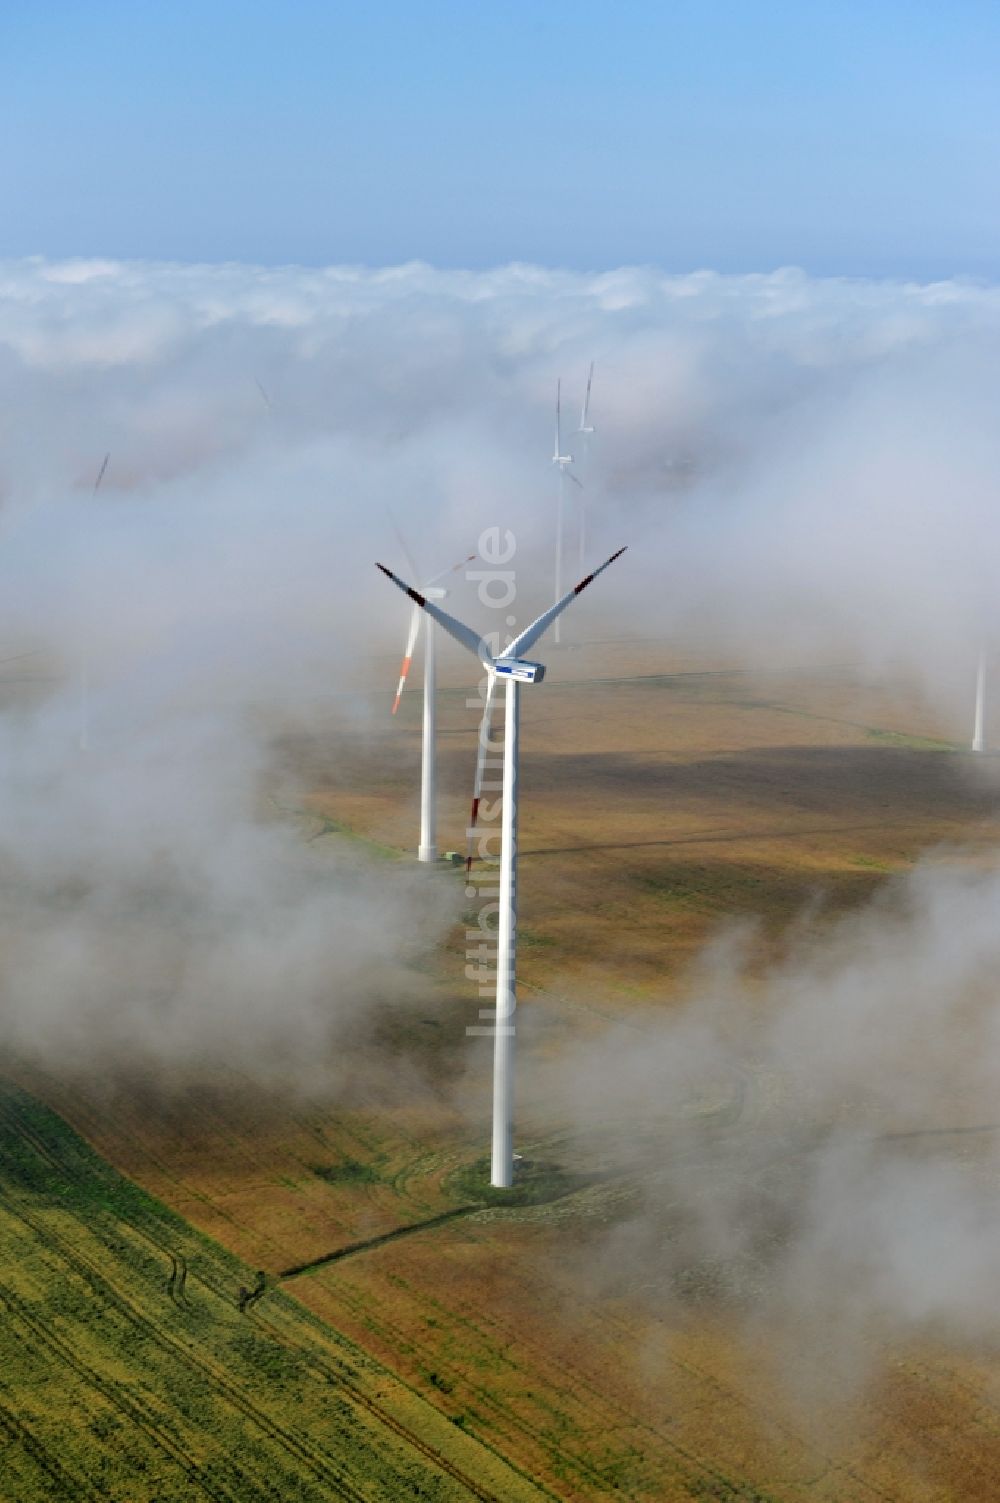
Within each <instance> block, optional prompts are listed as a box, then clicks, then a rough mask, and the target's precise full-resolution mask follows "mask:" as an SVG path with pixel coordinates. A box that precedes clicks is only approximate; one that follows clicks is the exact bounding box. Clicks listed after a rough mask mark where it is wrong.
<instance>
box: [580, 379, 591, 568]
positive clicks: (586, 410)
mask: <svg viewBox="0 0 1000 1503" xmlns="http://www.w3.org/2000/svg"><path fill="white" fill-rule="evenodd" d="M593 384H594V362H593V361H591V362H590V370H589V371H588V372H587V391H586V394H585V396H584V398H583V409H582V411H581V413H580V426H579V428H578V429H577V430H576V431H577V433H578V434H579V435H580V442H581V443H582V445H583V459H582V468H583V475H584V481H585V482H586V481H588V480H589V479H590V439H591V435H592V433H593V432H594V425H593V423H591V421H590V388H591V387H592V386H593ZM586 553H587V493H586V491H584V493H583V495H582V496H581V497H580V568H581V569H582V568H583V566H584V561H585V558H586Z"/></svg>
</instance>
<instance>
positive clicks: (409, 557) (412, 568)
mask: <svg viewBox="0 0 1000 1503" xmlns="http://www.w3.org/2000/svg"><path fill="white" fill-rule="evenodd" d="M386 512H387V513H388V516H389V521H390V522H391V523H392V530H393V532H394V533H395V534H396V542H397V543H398V544H399V547H400V551H401V553H402V555H403V557H404V559H405V560H406V567H407V568H408V569H409V571H410V573H411V574H412V575H413V577H414V579H419V578H420V570H419V569H418V568H417V566H416V564H415V563H414V562H413V556H412V554H411V553H410V550H409V548H407V546H406V539H405V538H404V537H403V534H402V533H401V532H400V530H399V523H398V522H397V521H396V518H395V517H394V516H393V514H392V512H391V511H389V508H388V507H386Z"/></svg>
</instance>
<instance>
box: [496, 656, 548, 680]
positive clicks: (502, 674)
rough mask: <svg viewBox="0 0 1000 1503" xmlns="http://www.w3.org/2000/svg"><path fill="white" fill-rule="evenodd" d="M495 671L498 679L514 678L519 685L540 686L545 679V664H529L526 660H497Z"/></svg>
mask: <svg viewBox="0 0 1000 1503" xmlns="http://www.w3.org/2000/svg"><path fill="white" fill-rule="evenodd" d="M493 671H494V672H495V673H496V675H497V677H498V678H513V679H516V680H517V682H518V683H519V684H540V683H541V682H542V679H543V678H544V677H545V664H544V663H529V662H528V661H527V659H526V658H497V659H496V661H495V662H494V665H493Z"/></svg>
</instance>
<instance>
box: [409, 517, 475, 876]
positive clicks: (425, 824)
mask: <svg viewBox="0 0 1000 1503" xmlns="http://www.w3.org/2000/svg"><path fill="white" fill-rule="evenodd" d="M396 535H397V537H398V536H399V531H398V529H397V532H396ZM399 542H400V546H401V548H402V550H403V554H404V556H405V558H406V561H407V564H408V565H409V566H410V568H411V569H413V572H414V574H416V573H417V571H416V569H415V568H414V566H413V560H412V559H411V558H410V555H409V551H408V550H407V548H406V545H405V543H404V542H403V540H402V538H401V537H400V538H399ZM475 556H476V555H475V554H474V553H470V554H468V555H467V557H466V558H463V559H462V560H461V561H460V562H459V563H457V564H453V565H452V566H451V568H449V569H443V570H442V571H441V573H440V574H435V575H434V577H433V578H432V579H429V580H428V581H427V583H426V584H425V585H423V586H422V587H421V588H422V592H423V594H424V595H426V596H428V597H429V598H430V599H432V600H444V599H446V598H447V595H448V592H447V590H442V589H437V588H435V586H436V584H437V581H438V580H439V579H444V578H445V577H446V576H447V575H449V574H454V573H455V571H456V570H458V569H461V568H462V567H463V566H464V565H465V564H468V563H471V562H472V560H473V559H474V558H475ZM420 620H421V617H420V607H419V606H416V605H415V606H414V607H413V614H412V616H411V617H410V629H409V632H408V634H407V638H406V648H405V651H404V653H403V666H402V669H401V671H400V675H399V683H398V684H397V686H396V698H395V699H394V700H393V703H392V713H393V714H394V715H395V713H396V711H397V710H398V709H399V701H400V699H401V698H402V695H403V690H404V689H405V687H406V680H407V677H408V675H409V672H410V664H411V663H412V661H413V653H414V650H415V648H416V645H417V634H418V633H419V631H420ZM436 701H437V664H436V655H435V642H434V628H433V624H432V623H430V622H428V624H427V627H426V629H425V632H424V721H423V738H422V746H421V761H420V845H419V846H418V848H417V859H418V861H436V860H437V828H436V827H437V808H436V805H437V770H436V765H435V741H436V712H437V705H436Z"/></svg>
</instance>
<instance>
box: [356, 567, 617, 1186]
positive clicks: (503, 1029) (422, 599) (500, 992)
mask: <svg viewBox="0 0 1000 1503" xmlns="http://www.w3.org/2000/svg"><path fill="white" fill-rule="evenodd" d="M624 552H625V549H624V548H619V549H618V552H617V553H613V554H612V555H611V557H610V558H609V559H606V560H605V562H604V563H603V564H601V566H600V568H599V569H595V570H594V571H593V573H592V574H588V575H587V576H586V577H585V578H584V579H581V581H580V583H579V584H578V585H574V587H573V589H572V590H570V591H569V593H568V594H567V595H563V596H562V598H561V599H560V600H557V601H556V602H555V604H554V605H550V606H549V608H548V610H547V611H543V612H542V614H541V615H540V616H539V617H538V618H537V619H536V620H535V621H533V622H532V623H531V625H530V626H528V627H526V628H525V630H524V631H523V632H521V634H520V635H519V636H517V637H515V638H514V640H513V641H512V642H511V643H509V644H508V646H507V647H505V648H504V650H503V651H502V652H501V653H500V654H499V656H498V657H494V656H493V654H492V653H491V652H490V649H489V647H488V646H487V644H486V641H485V640H484V638H482V637H479V636H477V635H476V633H475V632H474V631H473V630H472V629H471V628H470V627H468V626H466V625H464V623H463V622H461V621H456V619H455V617H454V616H449V615H448V614H447V613H446V612H445V611H443V610H442V609H441V608H440V606H438V605H435V604H434V602H433V601H432V600H431V599H429V598H428V596H427V595H426V594H421V593H420V592H419V591H417V590H414V589H412V588H411V587H410V585H408V584H407V583H406V582H405V581H404V580H402V579H399V578H397V576H396V575H395V574H393V573H392V571H391V570H390V569H387V568H386V567H385V565H384V564H378V565H376V567H377V568H379V569H381V570H382V573H383V574H385V575H387V576H388V577H389V579H391V580H392V582H393V584H394V585H397V586H398V588H399V589H401V590H402V591H403V593H404V594H405V595H409V597H410V599H411V600H413V601H414V602H415V603H416V605H417V606H419V607H420V608H421V609H422V610H424V611H426V612H427V614H428V615H429V616H430V617H431V618H432V619H433V620H434V621H436V622H437V623H438V625H439V626H441V627H443V628H444V630H445V631H446V632H448V634H449V636H452V637H454V639H455V641H456V642H459V643H460V644H461V646H463V647H464V648H465V649H466V650H467V651H468V652H471V653H472V654H473V656H474V657H477V658H478V659H479V661H480V662H481V663H482V665H483V667H484V668H485V669H486V672H487V674H488V677H489V682H488V686H487V691H486V704H485V707H484V710H483V726H482V728H481V730H480V736H479V755H478V760H477V768H476V785H477V788H481V787H482V773H481V768H482V764H483V762H484V761H485V755H486V745H487V742H488V740H489V724H490V717H491V715H492V710H493V694H494V690H495V687H496V682H497V680H498V679H503V681H504V684H505V700H504V747H503V819H502V829H501V844H500V899H499V924H498V930H497V991H496V1010H495V1013H494V1026H493V1029H492V1032H493V1039H494V1042H493V1135H492V1153H491V1161H490V1183H491V1184H492V1185H495V1186H497V1187H498V1188H500V1189H509V1188H510V1186H511V1185H512V1184H513V1182H514V1136H513V1134H514V1122H513V1106H514V1009H515V1006H516V1005H517V986H516V977H517V793H518V776H519V770H520V768H519V764H520V757H519V745H518V743H519V733H520V689H521V685H522V684H540V683H541V681H542V679H543V678H544V677H545V667H544V664H542V663H532V662H528V661H526V660H525V659H524V658H522V657H521V653H522V652H527V651H528V649H529V648H531V647H533V646H534V644H535V643H536V642H537V641H538V639H539V637H540V636H541V635H542V633H543V632H544V631H545V630H546V628H547V627H548V626H551V624H552V623H553V622H554V621H557V620H558V618H559V616H560V615H561V614H562V612H563V611H564V610H565V609H566V607H567V606H568V605H571V604H572V602H573V601H574V600H575V599H576V597H577V595H579V594H580V593H581V591H582V590H585V589H586V588H587V586H588V585H589V584H590V583H591V581H592V580H594V579H596V578H597V576H598V574H603V573H604V570H605V569H607V568H608V567H609V565H611V564H613V563H614V561H615V559H616V558H620V557H621V555H622V554H623V553H624ZM483 730H485V731H486V735H485V737H484V735H483Z"/></svg>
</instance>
